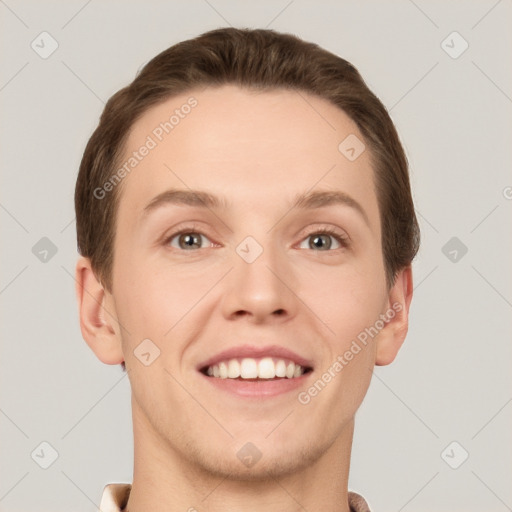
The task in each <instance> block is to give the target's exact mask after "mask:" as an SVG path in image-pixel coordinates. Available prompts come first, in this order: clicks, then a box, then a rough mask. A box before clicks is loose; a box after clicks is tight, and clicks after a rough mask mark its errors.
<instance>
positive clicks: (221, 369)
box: [207, 357, 304, 379]
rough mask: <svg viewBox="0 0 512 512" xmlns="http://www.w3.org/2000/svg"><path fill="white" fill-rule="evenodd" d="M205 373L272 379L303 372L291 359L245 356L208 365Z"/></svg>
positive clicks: (296, 375)
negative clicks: (240, 358) (287, 360)
mask: <svg viewBox="0 0 512 512" xmlns="http://www.w3.org/2000/svg"><path fill="white" fill-rule="evenodd" d="M207 373H208V375H209V376H210V377H220V378H221V379H237V378H238V377H241V378H242V379H273V378H275V377H287V378H288V379H292V378H294V377H300V376H301V375H302V374H303V373H304V368H303V367H302V366H300V365H299V364H295V363H294V362H292V361H289V362H286V361H285V360H284V359H273V358H272V357H264V358H262V359H253V358H251V357H246V358H244V359H242V360H241V361H240V360H238V359H229V360H228V361H221V362H220V363H218V364H215V365H213V366H209V367H208V369H207Z"/></svg>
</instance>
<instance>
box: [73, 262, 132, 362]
mask: <svg viewBox="0 0 512 512" xmlns="http://www.w3.org/2000/svg"><path fill="white" fill-rule="evenodd" d="M75 280H76V297H77V300H78V311H79V315H80V330H81V331H82V337H83V338H84V340H85V341H86V342H87V344H88V345H89V347H90V348H91V349H92V351H93V352H94V353H95V354H96V356H97V358H98V359H99V360H100V361H102V362H103V363H105V364H120V363H122V362H123V361H124V357H123V351H122V344H121V335H120V329H119V323H118V321H117V314H116V311H115V303H114V300H113V297H112V295H111V294H110V293H109V292H108V291H106V290H105V289H104V288H103V285H102V284H101V283H100V281H99V280H98V279H97V278H96V275H95V274H94V272H93V270H92V266H91V262H90V260H89V258H84V257H81V258H79V260H78V262H77V264H76V272H75Z"/></svg>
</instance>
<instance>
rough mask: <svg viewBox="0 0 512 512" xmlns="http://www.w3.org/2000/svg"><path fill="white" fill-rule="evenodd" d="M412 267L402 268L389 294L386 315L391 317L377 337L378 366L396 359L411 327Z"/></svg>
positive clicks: (376, 359)
mask: <svg viewBox="0 0 512 512" xmlns="http://www.w3.org/2000/svg"><path fill="white" fill-rule="evenodd" d="M412 291H413V287H412V268H411V266H408V267H406V268H405V269H403V270H401V271H400V272H399V273H398V275H397V277H396V280H395V283H394V285H393V287H392V288H391V290H390V291H389V296H388V310H387V311H386V313H385V314H386V316H387V317H388V318H390V320H389V321H388V322H387V324H386V326H385V327H384V328H383V329H382V331H381V332H380V333H379V335H378V337H377V338H376V344H377V347H376V357H375V364H376V365H377V366H385V365H387V364H390V363H392V362H393V361H394V359H395V357H396V355H397V354H398V351H399V350H400V347H401V346H402V343H403V342H404V340H405V337H406V335H407V331H408V328H409V307H410V304H411V300H412Z"/></svg>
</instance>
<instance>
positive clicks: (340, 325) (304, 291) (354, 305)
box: [298, 264, 386, 350]
mask: <svg viewBox="0 0 512 512" xmlns="http://www.w3.org/2000/svg"><path fill="white" fill-rule="evenodd" d="M377 268H378V266H377V265H375V264H374V270H373V271H372V269H371V268H368V269H361V268H357V267H356V266H349V265H346V266H341V267H339V268H338V269H337V270H334V269H333V268H332V267H331V268H327V267H326V268H324V269H319V268H317V269H316V272H315V274H314V276H315V277H314V279H308V280H306V279H303V278H301V279H303V282H302V286H301V291H300V293H299V294H298V295H299V296H300V297H304V300H305V302H306V304H307V305H308V306H309V307H310V308H311V310H312V311H313V312H314V313H315V314H316V316H317V317H318V318H319V320H320V321H321V322H322V323H323V324H325V325H327V326H329V328H330V331H329V329H327V331H326V332H330V335H331V336H329V338H330V339H332V340H334V341H333V343H335V344H336V345H337V347H336V348H337V349H339V350H341V349H342V348H343V347H344V346H345V345H346V344H347V342H350V341H351V340H352V339H354V338H355V337H357V335H358V334H359V333H360V332H361V331H362V330H364V329H365V328H366V327H369V326H370V325H373V324H374V323H375V321H376V320H377V319H378V317H379V314H380V313H381V308H382V304H383V303H384V301H385V298H386V288H385V280H384V278H383V276H382V275H381V273H380V272H378V271H377V270H376V269H377Z"/></svg>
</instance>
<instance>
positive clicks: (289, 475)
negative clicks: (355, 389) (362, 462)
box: [123, 398, 354, 512]
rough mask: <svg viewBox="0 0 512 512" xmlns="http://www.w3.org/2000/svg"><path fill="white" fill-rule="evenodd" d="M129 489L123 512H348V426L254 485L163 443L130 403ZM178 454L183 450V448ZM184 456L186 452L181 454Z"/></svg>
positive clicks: (248, 480) (349, 429) (134, 404)
mask: <svg viewBox="0 0 512 512" xmlns="http://www.w3.org/2000/svg"><path fill="white" fill-rule="evenodd" d="M132 414H133V427H134V428H133V435H134V472H133V483H132V488H131V492H130V496H129V499H128V503H127V505H126V507H125V508H124V509H123V512H147V511H148V510H151V511H152V512H164V511H165V512H184V511H188V512H197V511H198V510H200V511H205V512H235V511H239V510H244V512H256V511H261V510H265V511H266V512H274V511H275V512H277V511H279V512H292V511H293V512H295V511H296V510H297V509H298V508H300V509H302V510H309V511H313V510H326V511H336V512H349V510H350V509H349V506H348V472H349V464H350V452H351V447H352V438H353V427H354V423H353V420H352V421H351V422H349V423H348V424H347V425H346V426H345V428H344V429H343V430H342V432H341V433H340V435H339V437H338V438H337V439H336V441H335V442H334V443H333V444H332V445H331V446H330V447H329V448H328V449H327V450H326V451H325V452H324V453H323V454H322V455H320V456H319V457H318V458H316V460H314V461H312V463H311V464H308V465H307V466H306V467H300V468H298V469H297V471H294V472H293V471H292V472H290V471H288V472H286V474H279V472H273V473H272V474H270V473H269V474H268V477H266V478H261V479H258V480H250V479H233V478H230V475H229V473H226V474H225V475H222V474H212V473H211V472H210V471H208V470H207V469H205V468H204V467H201V466H200V465H198V464H196V463H194V462H192V461H191V460H190V458H187V457H186V456H184V455H183V450H178V449H176V448H175V447H173V446H172V445H171V443H170V442H169V440H168V439H162V437H160V436H159V435H158V433H156V432H155V430H154V429H153V428H152V426H151V424H150V423H149V422H148V421H147V418H146V417H145V416H144V415H143V414H142V411H141V410H140V408H138V407H137V406H136V403H135V402H134V400H133V398H132ZM182 448H183V447H182ZM185 451H186V450H185Z"/></svg>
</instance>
